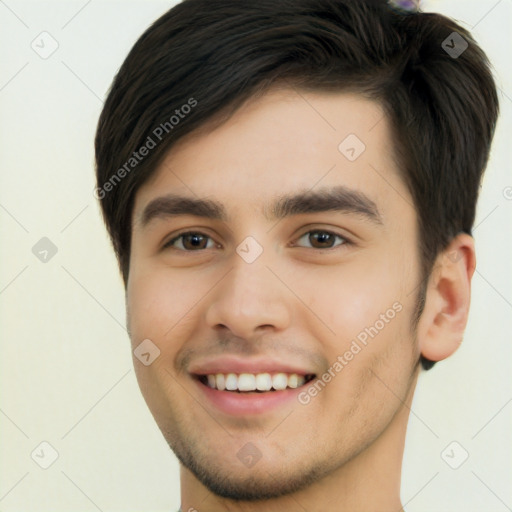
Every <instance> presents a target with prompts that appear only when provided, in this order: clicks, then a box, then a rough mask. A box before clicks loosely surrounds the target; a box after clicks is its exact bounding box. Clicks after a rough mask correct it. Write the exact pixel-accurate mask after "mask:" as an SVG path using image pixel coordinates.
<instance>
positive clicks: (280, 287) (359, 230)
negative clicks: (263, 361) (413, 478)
mask: <svg viewBox="0 0 512 512" xmlns="http://www.w3.org/2000/svg"><path fill="white" fill-rule="evenodd" d="M351 133H353V134H356V135H357V136H358V137H359V139H361V140H362V141H363V142H364V144H365V145H366V150H365V151H364V153H362V155H361V156H360V157H359V158H358V159H357V160H355V161H354V162H350V161H349V160H348V159H347V158H345V156H344V155H343V154H341V152H340V151H339V150H338V145H339V144H340V142H341V141H342V140H344V139H345V137H346V136H347V135H348V134H351ZM393 142H394V141H393V140H392V137H391V133H390V129H389V126H388V123H387V120H386V118H385V117H384V115H383V110H382V109H381V108H380V106H379V105H378V104H377V103H375V102H372V101H370V100H367V99H363V98H362V97H360V96H358V95H354V94H346V93H336V94H334V93H311V92H308V93H305V92H302V93H300V94H299V93H297V92H296V91H293V90H286V89H285V90H278V89H276V90H272V91H270V92H268V93H267V94H265V95H264V96H263V97H261V98H258V99H255V98H253V99H252V100H251V101H250V102H248V103H247V104H245V105H244V106H243V107H242V108H241V109H239V110H238V111H237V112H236V113H235V115H234V116H232V117H231V118H230V119H229V120H228V121H227V122H225V123H223V124H222V125H221V126H218V127H216V128H215V129H213V130H207V129H205V130H201V132H197V133H193V134H190V135H189V136H187V137H185V138H183V139H181V140H180V141H179V142H178V144H176V145H175V146H174V147H173V148H172V149H171V150H170V152H169V153H168V155H167V157H166V159H165V160H164V161H163V162H162V164H161V165H160V166H159V168H158V169H157V170H156V172H155V174H154V175H153V176H152V178H151V179H150V181H148V182H147V183H145V184H144V186H143V187H141V188H140V189H139V190H138V192H137V195H136V199H135V205H134V211H133V222H132V247H131V262H130V273H129V279H128V283H127V290H126V300H127V313H128V326H129V332H130V337H131V341H132V348H133V349H135V348H136V347H137V346H138V345H139V343H140V342H141V341H142V340H144V339H146V338H149V339H150V340H152V342H153V343H154V344H155V345H156V346H158V348H159V350H160V356H159V357H158V358H157V359H156V360H155V361H154V362H153V363H152V364H151V365H149V366H144V365H143V364H141V363H140V362H139V361H138V360H137V359H135V358H134V365H135V370H136V374H137V379H138V382H139V385H140V388H141V391H142V393H143V396H144V398H145V400H146V402H147V404H148V407H149V409H150V410H151V413H152V414H153V416H154V418H155V420H156V422H157V424H158V426H159V428H160V429H161V431H162V433H163V435H164V436H165V439H166V440H167V442H168V444H169V446H170V447H171V448H172V449H173V450H174V451H175V453H176V454H177V456H178V458H179V459H180V461H181V466H180V467H181V499H182V505H181V510H182V511H184V512H185V511H188V510H190V509H192V510H194V509H195V510H198V511H199V512H209V511H211V512H214V511H223V510H230V511H267V512H269V511H276V512H277V511H280V512H283V511H284V512H287V511H292V510H293V511H296V510H301V509H305V510H308V511H309V512H315V511H323V512H325V511H334V510H336V511H351V512H358V511H361V512H362V511H364V512H369V511H375V512H377V511H378V512H387V511H389V512H399V511H400V510H402V505H401V501H400V472H401V464H402V454H403V447H404V439H405V432H406V426H407V420H408V414H409V407H410V404H411V401H412V397H413V392H414V388H415V385H416V380H417V376H418V373H419V365H418V359H419V357H420V354H421V353H423V354H424V355H425V356H426V357H428V358H430V359H432V360H435V361H438V360H441V359H443V358H445V357H448V356H449V355H450V354H451V353H453V351H454V350H456V348H457V347H458V345H459V343H460V341H461V339H462V335H463V331H464V328H465V325H466V321H467V313H468V309H469V298H470V282H471V277H472V275H473V271H474V266H475V254H474V246H473V239H472V238H471V237H469V236H468V235H465V234H461V235H459V236H458V237H456V238H454V239H453V240H452V242H451V244H450V246H449V247H448V248H447V249H446V250H445V251H444V252H443V253H442V254H440V255H439V257H438V259H437V261H436V263H435V266H434V272H433V273H432V274H431V275H430V276H428V278H427V279H428V287H427V296H426V297H427V300H426V306H425V309H424V311H423V314H422V316H421V319H420V322H419V324H418V326H417V330H416V331H415V330H414V329H413V325H412V323H413V322H412V318H413V312H414V307H415V305H416V299H417V292H418V286H419V284H420V282H421V279H422V276H421V275H420V261H419V252H418V249H417V247H418V232H417V224H416V222H417V215H416V211H415V209H414V207H413V201H412V198H411V195H410V193H409V192H408V190H407V188H406V186H405V184H404V182H403V181H402V179H401V177H400V175H399V172H398V169H397V166H396V164H395V162H394V159H393V154H392V148H393ZM337 185H344V186H346V187H349V188H351V189H355V190H358V191H361V192H364V193H365V194H366V195H367V196H368V197H369V198H371V200H372V201H373V202H374V203H375V205H376V206H377V207H378V210H379V212H380V214H381V218H382V224H377V223H372V222H370V221H368V220H367V219H366V218H364V217H362V216H360V215H357V214H353V213H347V212H333V211H327V212H319V213H312V214H309V213H308V214H300V215H295V216H291V217H288V218H285V219H282V220H279V221H273V222H270V221H269V220H267V219H266V218H265V216H264V215H263V213H264V210H263V205H264V204H267V203H270V202H272V201H273V200H274V199H275V198H276V197H278V196H279V195H281V194H283V193H294V192H299V191H307V190H311V189H312V190H318V189H319V188H323V187H334V186H337ZM171 192H172V193H180V194H183V195H188V196H190V197H195V198H205V197H208V198H209V199H215V200H217V201H219V202H221V203H223V205H224V207H225V208H226V211H227V213H228V215H229V216H230V218H229V221H228V222H222V221H217V220H211V219H206V218H201V217H198V216H192V215H185V216H178V217H160V218H158V219H155V220H153V221H152V222H150V223H149V224H148V225H147V226H143V223H142V222H141V218H142V212H143V210H144V208H145V206H146V205H147V204H148V203H149V202H150V201H151V200H153V199H155V198H156V197H159V196H163V195H165V194H167V193H171ZM315 230H317V231H321V232H325V231H327V232H328V233H334V234H336V235H339V236H341V237H346V238H341V239H340V238H337V237H335V238H333V239H332V241H331V242H330V243H329V242H327V243H325V242H324V244H323V245H322V244H319V243H318V241H317V240H316V239H315V236H314V233H315ZM184 231H194V232H196V233H199V234H203V235H205V236H206V237H207V238H206V239H205V240H204V244H202V245H201V246H200V248H199V249H198V248H194V246H192V244H191V243H190V240H188V243H187V241H186V240H185V239H183V238H181V239H178V240H176V241H175V242H174V246H173V247H171V246H168V247H165V248H164V247H163V246H164V245H165V243H166V242H169V241H171V240H173V239H174V238H175V237H176V236H177V235H178V234H180V233H181V232H184ZM304 235H306V236H304ZM247 236H252V237H254V239H256V240H257V242H258V243H259V244H260V245H261V247H262V248H263V253H262V254H261V255H260V256H259V257H258V258H257V259H256V260H255V261H254V262H253V263H250V264H249V263H247V262H246V261H244V259H242V258H241V257H240V256H239V255H238V254H237V252H236V248H237V246H238V245H239V244H240V243H241V242H242V241H243V240H244V239H245V238H246V237H247ZM208 237H209V238H208ZM345 240H348V241H349V242H350V243H346V242H344V241H345ZM329 247H331V248H330V249H329ZM187 250H188V252H186V251H187ZM395 303H399V304H400V305H401V307H402V309H401V311H400V312H399V313H397V314H396V316H395V317H394V318H393V319H392V320H391V321H389V323H387V324H386V325H385V327H384V328H383V329H382V330H380V331H379V333H378V334H377V335H376V336H375V337H374V338H373V339H371V341H370V342H369V343H368V344H367V346H365V347H364V348H363V349H362V350H361V351H360V352H359V353H358V354H357V355H356V356H355V357H354V358H353V359H352V360H351V361H350V362H348V364H347V365H346V366H344V367H343V369H342V371H340V372H338V373H336V376H335V377H334V378H332V379H331V381H330V382H329V383H328V384H327V385H326V386H325V388H323V390H322V391H321V392H320V393H318V394H317V396H315V397H314V398H311V400H310V402H309V403H308V404H307V405H303V404H301V403H298V402H297V401H295V400H294V401H292V403H290V404H288V405H287V406H286V407H281V408H277V409H276V410H273V411H270V412H265V413H263V414H260V415H253V416H251V417H242V418H236V417H233V416H230V415H227V414H224V413H222V412H220V411H219V410H218V409H216V408H215V407H214V406H213V405H212V404H211V403H210V402H209V401H207V400H206V399H205V397H204V396H203V395H202V393H201V392H200V389H198V384H197V383H196V382H195V381H194V380H193V379H192V378H191V376H190V375H189V373H188V371H187V370H188V369H189V368H190V366H191V365H192V364H193V363H194V362H197V361H199V360H200V359H204V358H206V357H209V356H214V355H215V356H216V355H227V354H236V355H238V356H243V357H247V358H250V357H253V356H257V355H258V356H259V355H266V356H269V357H272V358H276V359H279V360H283V361H285V362H288V363H290V362H293V363H295V364H298V365H300V366H302V367H304V368H308V369H310V370H311V371H312V372H314V373H315V374H316V375H317V376H321V375H322V374H323V373H324V372H326V371H327V370H328V368H329V367H331V366H332V365H333V363H334V362H335V361H336V360H337V358H338V356H340V355H343V354H344V353H345V352H346V351H347V350H348V349H349V348H350V345H351V342H352V340H354V339H355V338H356V336H357V335H358V334H359V333H360V332H361V331H363V330H364V329H365V327H369V326H372V325H374V324H375V322H376V321H377V320H378V319H379V318H380V315H381V314H383V313H385V312H386V311H387V310H388V309H389V308H391V307H392V305H393V304H395ZM249 442H250V443H253V444H254V445H256V446H257V447H258V449H259V450H260V452H261V454H262V456H261V459H260V460H259V461H258V462H257V463H256V464H255V465H254V466H253V467H251V468H247V467H246V466H244V465H243V464H242V463H241V462H240V460H239V459H238V457H237V452H238V451H239V450H240V449H241V448H242V447H244V446H245V445H246V443H249ZM244 493H245V496H244ZM223 496H224V497H223ZM226 496H230V497H231V498H236V497H238V498H239V500H234V499H231V498H229V497H226ZM241 498H243V499H241ZM256 498H260V500H259V501H254V500H255V499H256Z"/></svg>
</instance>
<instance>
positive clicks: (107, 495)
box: [0, 0, 512, 512]
mask: <svg viewBox="0 0 512 512" xmlns="http://www.w3.org/2000/svg"><path fill="white" fill-rule="evenodd" d="M174 4H175V2H163V1H126V0H125V1H122V2H121V1H118V2H114V1H105V0H92V1H85V0H83V1H80V2H75V1H60V2H25V1H16V0H1V1H0V62H1V65H0V165H1V174H0V226H1V238H2V240H1V245H0V257H1V266H0V333H1V338H2V339H1V355H0V434H1V453H0V510H1V511H2V512H14V511H17V512H21V511H23V512H36V511H37V512H41V511H52V512H69V511H71V510H72V511H74V512H82V511H83V512H86V511H95V510H100V511H105V512H107V511H123V512H124V511H134V512H135V511H145V512H149V511H155V512H157V511H158V512H160V511H162V512H163V511H173V510H177V508H178V505H179V472H178V464H177V461H176V459H175V457H174V455H173V454H172V452H171V451H170V450H169V448H168V446H167V444H166V443H165V441H164V438H163V436H162V435H161V433H160V431H159V430H158V428H157V426H156V424H155V423H154V421H153V418H152V416H151V414H150V412H149V410H148V409H147V407H146V404H145V402H144V401H143V399H142V396H141V394H140V391H139V388H138V386H137V382H136V379H135V374H134V371H133V368H132V360H131V354H130V345H129V340H128V337H127V334H126V331H125V328H124V322H125V310H124V290H123V287H122V282H121V279H120V277H119V275H118V269H117V266H116V261H115V258H114V254H113V251H112V249H111V247H110V245H109V240H108V239H107V236H106V233H105V230H104V228H103V224H102V221H101V219H100V215H99V208H98V204H97V201H96V199H95V198H94V197H93V193H92V192H93V188H94V165H93V161H94V160H93V156H94V155H93V137H94V132H95V127H96V122H97V119H98V116H99V113H100V111H101V108H102V101H103V99H104V98H105V95H106V92H107V90H108V88H109V86H110V83H111V81H112V78H113V76H114V74H115V73H116V71H117V69H118V68H119V66H120V65H121V63H122V62H123V60H124V58H125V56H126V54H127V53H128V51H129V49H130V48H131V47H132V45H133V43H134V42H135V41H136V39H137V38H138V37H139V35H141V34H142V32H143V31H144V30H145V29H146V27H147V26H149V24H150V23H152V22H153V21H154V20H156V19H157V18H158V17H159V16H160V15H161V14H163V13H164V12H165V11H166V10H168V9H169V8H170V7H172V5H174ZM423 10H426V11H430V10H432V11H437V12H441V13H444V14H447V15H449V16H452V17H454V18H456V19H457V20H459V21H460V22H461V23H462V24H463V25H464V26H465V27H467V28H469V29H470V30H472V32H473V34H474V36H475V38H476V39H477V41H478V42H479V43H480V44H481V46H482V47H483V48H484V50H485V51H486V52H487V54H488V55H489V57H490V59H491V61H492V62H493V64H494V67H495V75H496V79H497V83H498V85H499V87H500V98H501V109H502V114H501V118H500V121H499V125H498V131H497V134H496V138H495V143H494V147H493V151H492V157H491V160H490V164H489V167H488V170H487V173H486V177H485V180H484V183H483V187H482V191H481V197H480V202H479V205H478V215H477V221H476V224H475V225H476V229H475V233H474V234H475V239H476V247H477V259H478V266H477V272H476V274H475V276H474V279H473V292H472V293H473V295H472V306H471V315H470V320H469V325H468V328H467V331H466V336H465V340H464V343H463V344H462V346H461V348H460V349H459V351H458V352H457V353H456V354H455V355H454V356H453V357H452V358H450V359H449V360H447V361H445V362H443V363H441V364H438V365H437V366H436V367H435V368H434V369H433V370H431V371H430V372H428V373H425V374H423V375H422V376H421V377H420V380H419V384H418V388H417V391H416V395H415V399H414V403H413V406H412V412H411V418H410V423H409V430H408V434H407V442H406V450H405V456H404V467H403V481H402V499H403V503H404V504H405V508H406V510H407V512H427V511H428V512H430V511H436V512H443V511H446V512H455V511H460V512H477V511H478V512H482V511H485V512H504V511H506V510H512V491H511V486H510V482H511V477H512V456H511V455H512V442H511V439H510V432H511V431H512V429H511V427H512V403H511V401H512V379H510V370H511V361H512V358H511V355H512V348H511V346H512V343H511V335H510V331H511V327H512V320H511V317H512V266H511V265H510V262H511V260H512V242H511V228H510V226H511V220H512V200H511V198H512V188H510V187H512V175H511V172H510V157H511V151H510V142H509V141H510V134H511V133H512V126H511V123H512V83H511V78H512V68H511V66H510V54H511V50H512V48H511V38H510V32H511V29H512V0H501V1H497V0H490V1H489V0H486V1H472V0H469V1H451V2H448V1H435V0H431V1H425V2H424V3H423ZM191 23H193V20H191ZM42 32H47V34H43V35H41V33H42ZM41 38H44V43H41ZM56 45H58V47H57V46H56ZM54 48H56V50H55V51H54V53H53V54H52V55H50V56H47V58H42V56H41V53H43V55H44V52H45V51H46V52H49V51H51V50H53V49H54ZM44 56H45V55H44ZM43 237H46V238H48V239H49V240H50V241H51V242H52V244H53V246H54V248H53V252H55V249H56V250H57V252H56V253H55V254H54V255H53V253H52V248H50V249H48V250H49V253H48V256H47V259H48V261H46V262H44V261H41V260H40V259H39V258H38V257H36V254H37V250H34V251H33V247H34V246H36V248H37V247H39V246H37V245H36V244H37V243H40V244H45V243H46V244H47V243H48V242H47V241H43V242H40V240H41V239H42V238H43ZM45 247H46V246H45ZM34 252H36V254H34ZM42 442H45V443H49V444H43V445H41V443H42ZM453 443H454V444H453ZM53 455H54V458H55V457H57V455H58V457H57V459H56V460H55V461H54V462H53V464H51V465H50V466H49V467H48V468H47V469H43V467H41V466H42V465H46V464H49V463H50V462H52V456H53ZM447 455H448V456H447ZM465 457H467V459H466V460H464V462H463V463H462V464H460V463H461V461H462V460H463V459H464V458H465ZM447 461H449V462H450V464H451V465H450V464H449V463H448V462H447ZM452 466H458V467H457V469H454V468H453V467H452Z"/></svg>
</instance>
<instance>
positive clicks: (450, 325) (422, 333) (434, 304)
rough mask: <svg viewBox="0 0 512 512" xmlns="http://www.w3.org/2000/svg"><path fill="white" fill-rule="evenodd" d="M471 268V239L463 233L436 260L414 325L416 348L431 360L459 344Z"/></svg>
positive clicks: (463, 324)
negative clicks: (421, 311)
mask: <svg viewBox="0 0 512 512" xmlns="http://www.w3.org/2000/svg"><path fill="white" fill-rule="evenodd" d="M475 267H476V257H475V245H474V240H473V238H472V237H471V236H470V235H468V234H466V233H460V234H459V235H457V236H456V237H455V238H454V239H453V240H452V241H451V243H450V244H449V245H448V247H447V248H446V249H445V250H444V251H443V252H442V253H441V254H439V255H438V257H437V258H436V262H435V264H434V267H433V270H432V273H431V274H430V276H429V281H428V286H427V291H426V297H425V307H424V310H423V313H422V315H421V318H420V321H419V323H418V348H419V350H420V352H421V354H422V355H423V356H424V357H426V358H427V359H430V360H431V361H441V360H442V359H445V358H447V357H448V356H450V355H452V354H453V353H454V352H455V351H456V350H457V348H458V347H459V345H460V344H461V342H462V338H463V335H464V330H465V328H466V324H467V320H468V313H469V305H470V299H471V278H472V277H473V273H474V271H475Z"/></svg>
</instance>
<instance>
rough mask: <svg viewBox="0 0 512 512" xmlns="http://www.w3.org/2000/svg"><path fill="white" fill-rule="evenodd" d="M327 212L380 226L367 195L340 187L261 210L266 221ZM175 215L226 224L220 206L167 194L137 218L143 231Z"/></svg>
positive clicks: (281, 199)
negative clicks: (149, 225) (160, 220)
mask: <svg viewBox="0 0 512 512" xmlns="http://www.w3.org/2000/svg"><path fill="white" fill-rule="evenodd" d="M328 211H338V212H342V213H352V214H356V215H359V216H361V217H363V218H365V219H367V220H369V221H371V222H372V223H374V224H380V225H382V223H383V222H382V216H381V214H380V212H379V210H378V208H377V205H376V204H375V203H374V202H373V201H372V200H371V199H370V198H369V197H368V196H367V195H366V194H364V193H363V192H360V191H358V190H354V189H350V188H348V187H345V186H343V185H338V186H335V187H325V188H322V189H319V190H317V191H304V192H299V193H296V194H292V195H284V196H279V197H278V198H277V199H276V200H275V201H274V203H273V204H272V205H270V209H269V205H264V207H263V214H264V216H265V218H266V219H267V220H268V221H274V220H278V219H284V218H286V217H290V216H293V215H300V214H307V213H320V212H328ZM178 215H193V216H196V217H204V218H208V219H213V220H220V221H223V222H227V221H228V220H229V216H228V215H227V213H226V209H225V207H224V206H223V205H222V203H219V202H217V201H214V200H210V199H198V198H194V197H189V196H181V195H177V194H168V195H165V196H161V197H157V198H155V199H153V200H152V201H150V202H149V203H148V204H147V206H146V207H145V208H144V210H143V212H142V214H141V216H140V223H141V226H142V227H146V226H147V225H148V224H149V223H150V222H151V221H152V220H154V219H157V218H169V217H175V216H178Z"/></svg>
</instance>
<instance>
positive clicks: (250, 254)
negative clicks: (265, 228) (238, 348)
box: [207, 237, 289, 337]
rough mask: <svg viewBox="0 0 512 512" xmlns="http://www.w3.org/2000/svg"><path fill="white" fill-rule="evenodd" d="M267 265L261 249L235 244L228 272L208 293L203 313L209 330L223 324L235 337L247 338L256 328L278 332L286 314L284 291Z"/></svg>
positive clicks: (248, 242)
mask: <svg viewBox="0 0 512 512" xmlns="http://www.w3.org/2000/svg"><path fill="white" fill-rule="evenodd" d="M249 238H250V237H249ZM258 245H259V244H258ZM267 263H268V254H266V251H263V248H262V247H261V246H260V249H258V247H257V246H256V244H255V241H254V240H244V241H243V242H242V243H241V244H239V246H238V247H237V249H236V253H233V255H232V257H231V259H230V262H229V266H230V270H229V271H228V272H227V274H225V276H224V277H223V278H222V279H221V281H220V282H219V284H218V286H217V287H215V291H214V293H213V294H212V298H211V301H210V304H209V307H208V312H207V322H208V324H209V325H210V327H215V326H217V325H223V326H225V327H227V328H229V329H230V330H232V331H233V332H235V334H237V335H238V336H242V337H249V336H251V333H252V331H254V330H255V329H257V328H258V327H260V326H268V325H270V326H273V327H275V328H279V329H281V328H283V327H284V326H285V325H286V323H287V321H288V317H289V314H288V311H287V308H286V303H285V299H286V298H285V297H284V296H283V292H284V290H282V284H281V283H280V282H279V280H278V279H276V277H275V276H274V275H273V274H272V272H271V271H270V270H269V269H268V268H267Z"/></svg>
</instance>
